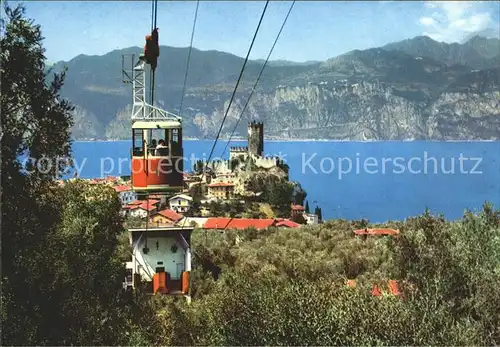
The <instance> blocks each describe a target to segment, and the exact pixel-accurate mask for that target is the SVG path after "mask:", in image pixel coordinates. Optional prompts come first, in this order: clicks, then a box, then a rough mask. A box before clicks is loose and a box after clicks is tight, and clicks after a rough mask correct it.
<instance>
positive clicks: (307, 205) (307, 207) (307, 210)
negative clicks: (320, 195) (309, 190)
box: [305, 201, 310, 214]
mask: <svg viewBox="0 0 500 347" xmlns="http://www.w3.org/2000/svg"><path fill="white" fill-rule="evenodd" d="M305 210H306V213H307V214H309V213H310V209H309V201H306V207H305Z"/></svg>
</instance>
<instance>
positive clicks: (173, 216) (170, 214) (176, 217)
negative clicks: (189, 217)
mask: <svg viewBox="0 0 500 347" xmlns="http://www.w3.org/2000/svg"><path fill="white" fill-rule="evenodd" d="M156 214H159V215H162V216H163V217H165V218H167V219H170V220H171V221H173V222H178V221H180V220H181V219H182V215H181V214H178V213H177V212H175V211H173V210H171V209H168V208H167V209H165V210H162V211H159V212H157V213H155V215H156ZM153 216H154V215H153Z"/></svg>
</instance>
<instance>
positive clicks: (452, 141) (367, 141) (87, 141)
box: [72, 137, 500, 143]
mask: <svg viewBox="0 0 500 347" xmlns="http://www.w3.org/2000/svg"><path fill="white" fill-rule="evenodd" d="M214 140H215V139H200V138H193V137H191V138H189V137H188V138H184V141H214ZM72 141H73V142H82V143H92V142H129V141H131V140H77V139H72ZM219 141H222V142H227V141H228V139H219ZM231 142H247V140H246V139H231ZM264 142H356V143H358V142H359V143H372V142H394V143H400V142H443V143H447V142H451V143H455V142H462V143H470V142H500V139H498V140H480V139H478V140H413V139H407V140H338V139H289V138H287V139H277V138H269V139H266V138H264Z"/></svg>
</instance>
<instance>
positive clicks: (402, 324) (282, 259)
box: [151, 205, 500, 346]
mask: <svg viewBox="0 0 500 347" xmlns="http://www.w3.org/2000/svg"><path fill="white" fill-rule="evenodd" d="M499 222H500V211H498V210H494V209H493V208H492V207H491V206H490V205H485V207H484V208H483V211H482V212H481V213H479V214H478V215H473V214H471V213H466V214H465V215H464V217H463V219H462V220H460V221H457V222H447V221H446V220H444V219H443V218H442V217H440V216H433V215H430V214H429V213H425V214H423V215H422V216H419V217H416V218H409V219H408V220H406V221H403V222H391V223H387V224H385V225H382V226H384V227H394V228H398V229H399V230H400V231H401V234H400V235H399V236H398V237H368V238H359V237H356V236H354V234H353V232H352V230H353V229H355V228H358V227H359V226H360V225H366V226H367V227H370V225H367V222H366V221H364V220H361V221H352V222H349V221H343V220H336V221H327V222H326V223H324V224H322V225H316V226H308V227H302V228H301V229H300V231H298V230H293V229H289V230H286V229H285V230H279V229H268V230H255V229H249V230H245V231H241V230H240V231H226V232H224V233H220V232H215V231H214V232H207V231H195V233H194V234H193V238H192V240H193V249H195V261H194V266H195V267H194V269H193V278H196V283H195V284H194V289H195V290H194V296H193V302H192V304H191V305H189V306H186V305H182V304H179V303H174V302H171V303H169V306H166V307H164V308H160V312H162V313H161V314H162V315H164V317H166V319H168V324H169V327H170V328H169V327H165V330H163V331H162V334H163V336H168V341H169V343H171V344H173V345H391V346H392V345H497V344H498V343H499V342H500V338H499V335H498V326H499V322H498V319H499V315H498V312H500V309H499V298H500V289H499V288H500V286H499V282H498V280H499V273H500V271H499V259H500V258H499V254H498V252H499V249H500V247H499V244H498V242H499V233H500V226H499ZM217 269H218V274H217V277H215V276H212V275H213V273H214V271H216V270H217ZM346 279H356V281H357V286H356V287H355V288H351V287H348V286H346V285H345V280H346ZM388 279H396V280H397V281H398V283H399V287H400V290H401V292H402V293H403V294H402V295H401V296H394V295H389V294H387V291H385V289H384V288H385V284H386V283H387V280H388ZM374 283H378V284H379V285H380V286H381V288H382V289H383V291H384V293H383V295H382V296H380V297H377V296H373V295H371V293H370V291H371V288H372V285H373V284H374ZM384 283H385V284H384ZM151 343H161V342H160V341H159V340H153V342H151Z"/></svg>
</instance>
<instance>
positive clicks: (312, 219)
mask: <svg viewBox="0 0 500 347" xmlns="http://www.w3.org/2000/svg"><path fill="white" fill-rule="evenodd" d="M303 216H304V218H305V220H306V222H307V224H308V225H314V224H318V216H316V215H315V214H307V213H304V215H303Z"/></svg>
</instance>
